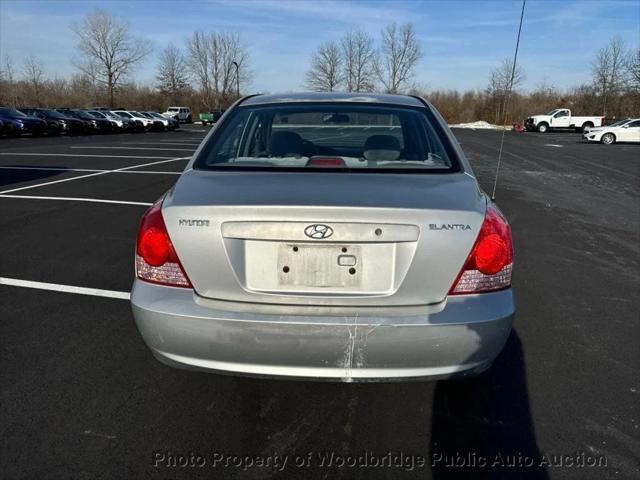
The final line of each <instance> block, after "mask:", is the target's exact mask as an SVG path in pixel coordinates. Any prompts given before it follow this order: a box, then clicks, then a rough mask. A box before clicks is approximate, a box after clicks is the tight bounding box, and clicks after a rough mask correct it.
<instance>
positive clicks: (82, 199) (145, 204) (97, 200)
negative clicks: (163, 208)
mask: <svg viewBox="0 0 640 480" xmlns="http://www.w3.org/2000/svg"><path fill="white" fill-rule="evenodd" d="M0 198H19V199H21V200H61V201H67V202H89V203H112V204H115V205H139V206H142V207H150V206H151V205H153V203H151V202H133V201H129V200H106V199H103V198H86V197H48V196H42V195H11V194H0Z"/></svg>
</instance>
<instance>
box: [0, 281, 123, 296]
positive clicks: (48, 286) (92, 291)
mask: <svg viewBox="0 0 640 480" xmlns="http://www.w3.org/2000/svg"><path fill="white" fill-rule="evenodd" d="M0 285H8V286H11V287H23V288H34V289H37V290H49V291H52V292H62V293H75V294H77V295H91V296H94V297H105V298H117V299H119V300H129V298H130V297H131V294H130V293H129V292H120V291H117V290H103V289H101V288H88V287H76V286H75V285H63V284H60V283H46V282H34V281H31V280H20V279H18V278H7V277H0Z"/></svg>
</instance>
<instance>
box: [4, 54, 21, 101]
mask: <svg viewBox="0 0 640 480" xmlns="http://www.w3.org/2000/svg"><path fill="white" fill-rule="evenodd" d="M2 60H3V61H2V65H1V66H0V67H1V68H0V103H4V104H7V105H10V106H12V107H15V106H16V105H17V104H18V92H17V88H16V87H17V85H16V80H15V68H14V66H13V60H12V59H11V57H10V56H9V55H5V56H4V58H3V59H2Z"/></svg>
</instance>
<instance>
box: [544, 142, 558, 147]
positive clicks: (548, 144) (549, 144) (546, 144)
mask: <svg viewBox="0 0 640 480" xmlns="http://www.w3.org/2000/svg"><path fill="white" fill-rule="evenodd" d="M544 146H545V147H556V148H562V145H556V144H554V143H545V144H544Z"/></svg>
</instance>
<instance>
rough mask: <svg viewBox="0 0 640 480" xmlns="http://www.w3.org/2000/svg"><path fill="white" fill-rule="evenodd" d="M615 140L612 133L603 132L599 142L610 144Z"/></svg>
mask: <svg viewBox="0 0 640 480" xmlns="http://www.w3.org/2000/svg"><path fill="white" fill-rule="evenodd" d="M615 141H616V136H615V135H614V134H613V133H605V134H604V135H602V138H601V139H600V142H602V143H604V144H605V145H611V144H612V143H615Z"/></svg>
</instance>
